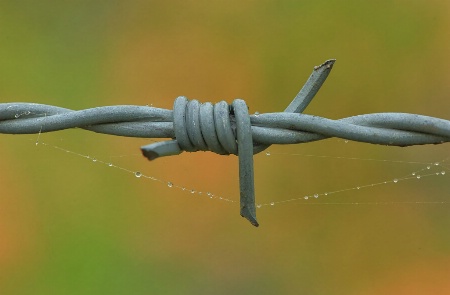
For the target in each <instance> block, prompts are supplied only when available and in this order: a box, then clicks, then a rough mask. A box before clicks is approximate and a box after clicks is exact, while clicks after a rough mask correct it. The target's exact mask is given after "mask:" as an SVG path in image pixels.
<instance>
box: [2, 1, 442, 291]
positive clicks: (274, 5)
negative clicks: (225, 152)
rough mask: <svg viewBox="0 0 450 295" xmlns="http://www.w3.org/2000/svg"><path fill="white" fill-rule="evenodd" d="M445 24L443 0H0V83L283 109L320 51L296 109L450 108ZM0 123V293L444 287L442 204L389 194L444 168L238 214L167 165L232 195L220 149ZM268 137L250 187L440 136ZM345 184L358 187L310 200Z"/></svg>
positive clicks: (87, 96)
mask: <svg viewBox="0 0 450 295" xmlns="http://www.w3.org/2000/svg"><path fill="white" fill-rule="evenodd" d="M449 28H450V2H449V1H429V0H427V1H173V0H172V1H114V0H111V1H46V0H44V1H5V0H1V1H0V40H1V41H0V102H19V101H23V102H36V103H44V104H51V105H57V106H61V107H66V108H72V109H84V108H89V107H96V106H103V105H116V104H134V105H153V106H157V107H162V108H171V107H172V104H173V100H174V98H176V97H177V96H179V95H186V96H188V97H190V98H197V99H199V100H201V101H213V102H217V101H219V100H227V101H229V102H231V101H232V100H233V99H234V98H236V97H241V98H244V99H245V100H246V101H247V103H248V105H249V106H250V111H251V112H256V111H258V112H272V111H281V110H283V109H284V108H285V107H286V106H287V104H288V103H289V102H290V100H291V99H292V98H293V97H294V96H295V94H296V93H297V92H298V90H299V89H300V88H301V86H302V84H303V83H304V81H305V80H306V79H307V77H308V76H309V75H310V73H311V70H312V68H313V66H315V65H318V64H321V63H322V62H323V61H325V60H326V59H329V58H336V59H337V62H336V64H335V67H334V69H333V71H332V73H331V74H330V76H329V78H328V80H327V82H326V83H325V85H324V87H323V89H321V91H320V92H319V94H318V96H317V97H316V98H315V100H314V101H313V102H312V103H311V105H310V106H309V107H308V109H307V110H306V112H305V113H308V114H314V115H319V116H324V117H328V118H333V119H337V118H342V117H346V116H351V115H357V114H363V113H372V112H410V113H420V114H424V115H431V116H435V117H441V118H449V109H450V108H449V107H450V100H449V97H450V83H449V81H450V59H449V56H448V53H449V52H450V31H449ZM0 138H1V145H0V167H1V169H0V294H256V293H259V294H347V295H349V294H450V280H449V279H448V278H449V274H450V235H449V227H450V214H449V212H450V206H449V204H448V203H447V204H408V203H405V202H416V201H417V202H420V201H447V202H448V200H449V197H450V194H449V189H450V186H449V180H448V174H450V173H447V174H446V175H447V176H443V177H424V178H423V179H421V180H411V181H403V182H399V183H398V184H395V185H394V184H387V185H381V186H377V187H373V188H370V189H361V190H351V191H347V192H343V193H339V194H334V195H332V196H328V197H322V196H321V197H320V198H319V199H317V200H309V201H301V200H300V201H297V202H289V203H285V204H277V205H275V206H265V207H262V208H261V209H259V210H258V218H259V222H260V224H261V226H260V227H259V228H254V227H252V226H251V225H250V224H249V223H248V222H246V221H245V220H244V219H243V218H241V217H240V216H239V213H238V212H239V208H238V205H237V203H231V204H230V203H228V202H223V201H217V200H210V199H209V198H207V197H205V196H200V195H198V194H194V195H190V194H188V193H186V192H183V191H182V190H180V189H176V188H169V187H167V186H166V185H165V183H166V182H167V181H171V182H173V183H174V184H176V185H178V186H185V187H187V188H193V189H196V190H200V191H203V192H207V191H210V192H212V193H214V194H216V195H223V196H225V197H227V198H230V199H232V200H234V201H238V198H239V197H238V192H239V188H238V171H237V170H238V169H237V158H236V157H234V156H229V157H220V156H217V155H214V154H211V153H196V154H188V153H184V154H182V155H180V156H177V157H173V158H165V159H161V160H158V161H155V162H152V163H149V162H148V161H146V160H145V159H144V158H142V156H140V154H139V147H140V146H141V145H143V144H146V143H148V142H149V140H148V139H147V140H146V139H128V138H119V137H112V136H107V135H100V134H94V133H90V132H87V131H83V130H67V131H61V132H56V133H51V134H50V133H49V134H42V135H41V136H40V137H39V141H40V142H41V143H46V144H47V145H43V144H40V145H38V146H36V145H35V141H36V140H37V136H36V135H21V136H18V135H0ZM54 146H57V147H61V148H64V149H67V150H70V151H72V152H75V153H79V154H83V155H89V156H90V157H96V158H98V159H99V160H103V161H106V162H109V161H112V162H114V164H116V165H119V166H121V167H124V168H127V169H130V170H133V171H135V170H136V171H137V170H139V171H141V172H142V173H144V174H145V175H149V176H154V177H156V178H158V179H160V180H161V181H162V182H159V181H150V180H146V179H144V178H136V177H134V176H133V175H132V174H131V173H126V172H124V171H122V170H120V169H114V168H111V167H108V166H106V165H102V164H99V163H98V162H93V161H91V160H89V159H86V158H83V157H81V156H77V155H74V154H72V153H65V152H63V151H61V150H58V149H55V148H53V147H54ZM270 152H271V156H266V155H264V154H261V155H257V156H255V173H256V175H255V178H256V179H255V181H256V193H257V200H258V202H259V203H268V202H271V201H276V202H278V201H282V200H287V199H290V198H301V197H302V196H304V195H312V194H314V193H316V192H318V193H323V192H327V191H336V190H340V189H344V188H350V187H355V186H359V185H365V184H370V183H377V182H380V181H385V180H390V179H393V178H394V177H401V176H404V175H407V174H409V173H411V172H412V171H415V170H419V169H423V168H424V165H420V164H412V163H409V164H405V163H393V162H380V161H361V160H359V161H358V160H350V159H339V158H336V157H344V158H353V157H356V158H374V159H388V160H396V161H403V162H421V163H424V162H435V161H441V160H443V159H446V158H447V157H448V156H449V153H448V146H447V145H442V146H421V147H409V148H397V147H384V146H372V145H368V144H361V143H352V142H349V143H345V142H344V141H343V140H340V139H330V140H326V141H320V142H316V143H310V144H305V145H297V146H274V147H271V148H270ZM283 154H287V155H283ZM293 154H300V155H297V156H296V155H293ZM308 154H313V155H323V156H331V157H332V158H320V157H307V156H301V155H308ZM441 167H442V169H446V168H445V165H444V163H443V164H441ZM434 171H440V170H434ZM434 171H433V172H434ZM447 172H449V171H448V170H447ZM352 202H361V203H365V204H363V205H349V204H347V205H345V204H344V205H333V204H318V203H352ZM383 202H387V204H385V205H383V204H382V203H383ZM372 203H377V204H375V205H374V204H372Z"/></svg>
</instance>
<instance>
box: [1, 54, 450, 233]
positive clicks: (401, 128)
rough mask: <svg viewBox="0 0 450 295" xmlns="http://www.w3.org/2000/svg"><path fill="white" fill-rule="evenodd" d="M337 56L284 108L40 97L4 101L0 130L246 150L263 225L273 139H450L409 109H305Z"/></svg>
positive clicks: (150, 152)
mask: <svg viewBox="0 0 450 295" xmlns="http://www.w3.org/2000/svg"><path fill="white" fill-rule="evenodd" d="M334 63H335V60H334V59H330V60H327V61H325V62H324V63H323V64H321V65H319V66H316V67H314V70H313V72H312V74H311V76H310V77H309V78H308V80H307V81H306V83H305V85H304V86H303V87H302V89H301V90H300V92H299V93H298V94H297V95H296V96H295V98H294V100H293V101H292V102H291V103H290V104H289V106H288V107H287V108H286V109H285V111H284V112H278V113H268V114H258V115H256V114H255V115H249V114H248V107H247V105H246V103H245V101H243V100H241V99H236V100H235V101H233V103H232V104H231V105H228V104H227V103H226V102H224V101H222V102H219V103H217V104H215V105H213V104H211V103H199V102H198V101H196V100H191V101H189V100H188V99H187V98H186V97H178V98H177V99H176V100H175V102H174V110H173V111H172V110H166V109H160V108H154V107H148V106H131V105H118V106H105V107H97V108H91V109H85V110H79V111H74V110H70V109H66V108H61V107H56V106H51V105H44V104H35V103H1V104H0V133H4V134H41V133H45V132H52V131H57V130H63V129H69V128H82V129H85V130H90V131H94V132H98V133H104V134H111V135H118V136H128V137H143V138H171V140H168V141H162V142H157V143H153V144H150V145H146V146H143V147H141V150H142V153H143V154H144V156H145V157H147V158H148V159H149V160H155V159H157V158H159V157H163V156H171V155H178V154H180V153H182V152H183V151H189V152H194V151H198V150H203V151H205V150H208V151H213V152H215V153H217V154H220V155H228V154H235V155H238V156H239V178H240V192H241V215H242V216H243V217H245V218H246V219H248V220H249V221H250V223H252V224H253V225H255V226H258V222H257V219H256V208H255V192H254V179H253V154H256V153H259V152H261V151H263V150H264V149H266V148H267V147H268V146H270V145H271V144H296V143H306V142H311V141H317V140H322V139H326V138H329V137H339V138H343V139H346V140H353V141H360V142H366V143H372V144H382V145H392V146H410V145H421V144H441V143H444V142H449V141H450V121H448V120H444V119H439V118H434V117H428V116H422V115H417V114H406V113H377V114H365V115H358V116H353V117H348V118H343V119H339V120H331V119H327V118H322V117H317V116H311V115H306V114H301V113H302V112H303V111H304V110H305V109H306V107H307V106H308V104H309V103H310V102H311V101H312V99H313V98H314V96H315V95H316V93H317V92H318V91H319V89H320V87H321V86H322V85H323V83H324V82H325V80H326V78H327V77H328V74H329V73H330V71H331V69H332V68H333V65H334Z"/></svg>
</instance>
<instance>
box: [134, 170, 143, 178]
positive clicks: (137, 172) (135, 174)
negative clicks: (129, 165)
mask: <svg viewBox="0 0 450 295" xmlns="http://www.w3.org/2000/svg"><path fill="white" fill-rule="evenodd" d="M134 176H136V177H137V178H139V177H141V176H142V173H141V172H139V171H136V172H134Z"/></svg>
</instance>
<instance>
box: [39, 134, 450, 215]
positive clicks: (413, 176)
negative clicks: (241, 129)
mask: <svg viewBox="0 0 450 295" xmlns="http://www.w3.org/2000/svg"><path fill="white" fill-rule="evenodd" d="M39 136H40V134H38V139H37V140H36V145H37V144H40V145H43V146H45V147H48V148H53V149H56V150H59V151H61V152H64V153H67V154H71V155H74V156H78V157H81V158H84V159H86V160H89V161H92V162H95V163H98V164H102V165H105V166H108V167H112V168H116V169H118V170H120V171H123V172H126V173H129V174H131V175H134V176H135V177H137V178H142V179H147V180H151V181H154V182H157V183H160V184H162V185H165V186H167V187H168V188H174V189H178V190H180V191H183V192H185V193H188V194H190V195H197V196H203V197H206V198H209V199H212V200H217V201H222V202H226V203H229V204H233V205H238V203H239V202H238V201H236V200H233V199H232V198H230V197H225V196H222V195H219V194H215V193H212V192H208V191H202V190H198V189H193V188H188V187H186V186H181V185H178V184H175V183H173V182H171V181H166V180H162V179H160V178H157V177H154V176H149V175H146V174H143V173H141V172H140V171H138V170H132V169H128V168H124V167H123V166H121V165H116V164H114V163H113V162H112V161H105V160H100V159H99V158H97V157H93V156H89V155H85V154H82V153H78V152H74V151H72V150H69V149H66V148H63V147H60V146H57V145H53V144H49V143H45V142H39ZM266 155H267V156H273V155H275V156H276V155H284V156H294V157H295V156H305V157H317V158H330V159H341V160H359V161H378V162H386V163H395V164H420V165H426V166H425V167H424V168H421V169H418V170H415V171H413V172H411V173H409V174H406V175H403V176H401V177H397V178H391V179H389V180H386V181H381V182H376V183H369V184H364V185H359V186H352V187H348V188H343V189H338V190H331V191H327V192H317V193H312V194H307V195H302V196H301V197H294V198H290V199H285V200H279V201H269V202H266V203H259V204H257V209H261V208H268V207H273V206H275V205H283V204H295V205H316V206H317V205H390V204H450V201H375V202H370V201H369V202H330V201H317V199H319V198H320V199H323V198H324V197H327V198H328V197H332V196H334V195H337V194H340V193H344V192H351V191H355V192H356V191H361V190H363V189H367V188H373V187H377V186H381V185H387V184H397V183H399V182H403V181H406V180H419V179H424V178H429V177H430V176H445V175H446V174H447V173H446V170H447V171H448V170H450V168H449V167H447V165H445V164H446V163H447V162H448V161H449V159H450V157H448V158H445V159H443V160H441V161H439V162H418V161H402V160H389V159H374V158H358V157H341V156H337V157H336V156H328V155H313V154H299V153H277V152H275V153H274V152H270V151H267V152H266ZM129 156H142V155H140V154H133V155H119V156H109V157H110V159H112V158H123V157H129ZM437 167H440V168H441V169H442V170H440V171H438V172H428V171H430V170H432V168H433V169H436V168H437ZM424 171H425V172H427V173H423V172H424ZM311 200H314V201H313V202H311Z"/></svg>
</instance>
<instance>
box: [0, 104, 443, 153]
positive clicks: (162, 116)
mask: <svg viewBox="0 0 450 295" xmlns="http://www.w3.org/2000/svg"><path fill="white" fill-rule="evenodd" d="M227 107H228V105H227ZM225 115H226V116H228V114H225ZM173 120H174V118H173V111H171V110H166V109H159V108H153V107H147V106H131V105H118V106H105V107H97V108H92V109H85V110H80V111H74V110H70V109H66V108H59V107H55V106H50V105H44V104H35V103H0V133H3V134H37V133H45V132H52V131H58V130H64V129H70V128H81V129H86V130H90V131H94V132H97V133H104V134H110V135H118V136H126V137H141V138H175V131H174V128H173ZM250 121H251V124H252V126H251V133H252V137H253V143H254V146H255V147H256V146H258V144H263V145H271V144H296V143H306V142H311V141H317V140H322V139H326V138H330V137H338V138H342V139H347V140H352V141H359V142H366V143H373V144H382V145H392V146H410V145H422V144H439V143H444V142H448V141H450V121H449V120H445V119H440V118H435V117H429V116H423V115H417V114H408V113H373V114H365V115H358V116H353V117H347V118H343V119H338V120H331V119H327V118H323V117H318V116H312V115H307V114H297V113H285V112H279V113H266V114H258V115H250ZM230 124H231V125H235V119H234V118H233V117H232V118H231V119H230ZM204 125H205V126H211V123H205V124H204ZM204 128H206V127H204ZM202 130H203V129H202ZM203 135H204V134H203ZM191 136H192V137H195V136H194V135H191ZM197 137H198V135H197ZM206 140H210V141H211V138H209V137H207V139H206ZM201 150H204V149H201ZM214 152H216V151H214ZM256 152H259V151H255V153H256ZM216 153H218V154H229V153H226V152H224V151H222V152H219V151H217V152H216ZM234 154H235V153H234Z"/></svg>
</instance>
